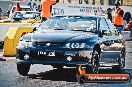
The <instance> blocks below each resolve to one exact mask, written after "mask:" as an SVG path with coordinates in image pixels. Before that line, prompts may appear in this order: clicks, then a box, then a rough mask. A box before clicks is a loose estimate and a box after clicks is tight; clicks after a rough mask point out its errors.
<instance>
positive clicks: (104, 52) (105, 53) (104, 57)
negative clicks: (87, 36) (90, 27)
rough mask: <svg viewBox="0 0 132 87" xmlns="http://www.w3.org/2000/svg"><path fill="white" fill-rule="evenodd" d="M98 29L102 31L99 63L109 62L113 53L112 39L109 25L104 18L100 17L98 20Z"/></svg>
mask: <svg viewBox="0 0 132 87" xmlns="http://www.w3.org/2000/svg"><path fill="white" fill-rule="evenodd" d="M99 30H100V31H101V32H102V35H103V36H102V38H101V39H102V40H101V45H100V47H101V55H100V64H101V62H102V64H104V63H106V64H108V63H109V62H112V61H113V60H112V58H111V57H112V56H113V54H114V47H113V44H114V42H113V41H114V40H113V34H112V31H111V27H110V26H109V24H108V23H107V20H106V19H105V18H102V19H101V20H100V25H99Z"/></svg>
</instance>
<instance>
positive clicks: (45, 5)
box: [41, 0, 58, 21]
mask: <svg viewBox="0 0 132 87" xmlns="http://www.w3.org/2000/svg"><path fill="white" fill-rule="evenodd" d="M57 1H58V0H44V1H42V11H41V18H42V21H46V20H47V18H49V17H50V16H51V7H52V5H53V4H55V3H56V2H57Z"/></svg>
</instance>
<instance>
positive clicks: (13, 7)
mask: <svg viewBox="0 0 132 87" xmlns="http://www.w3.org/2000/svg"><path fill="white" fill-rule="evenodd" d="M21 8H22V11H32V9H31V8H30V6H21ZM15 9H16V6H12V7H10V8H9V9H8V11H7V14H9V17H11V16H12V14H13V12H15Z"/></svg>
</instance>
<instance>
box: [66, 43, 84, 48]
mask: <svg viewBox="0 0 132 87" xmlns="http://www.w3.org/2000/svg"><path fill="white" fill-rule="evenodd" d="M85 47H86V43H67V44H66V48H85Z"/></svg>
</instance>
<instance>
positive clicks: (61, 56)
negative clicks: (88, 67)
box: [30, 51, 88, 62]
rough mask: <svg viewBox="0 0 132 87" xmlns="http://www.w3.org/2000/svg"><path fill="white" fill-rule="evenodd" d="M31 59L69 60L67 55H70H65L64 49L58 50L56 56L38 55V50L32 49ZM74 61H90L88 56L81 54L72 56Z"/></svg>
mask: <svg viewBox="0 0 132 87" xmlns="http://www.w3.org/2000/svg"><path fill="white" fill-rule="evenodd" d="M43 52H47V53H49V52H52V51H43ZM30 57H31V59H35V60H45V61H68V60H67V57H68V55H65V53H64V52H63V51H60V52H59V51H57V52H55V55H54V56H49V55H43V54H42V55H38V51H31V52H30ZM71 57H72V62H82V61H88V58H87V57H80V56H71Z"/></svg>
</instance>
